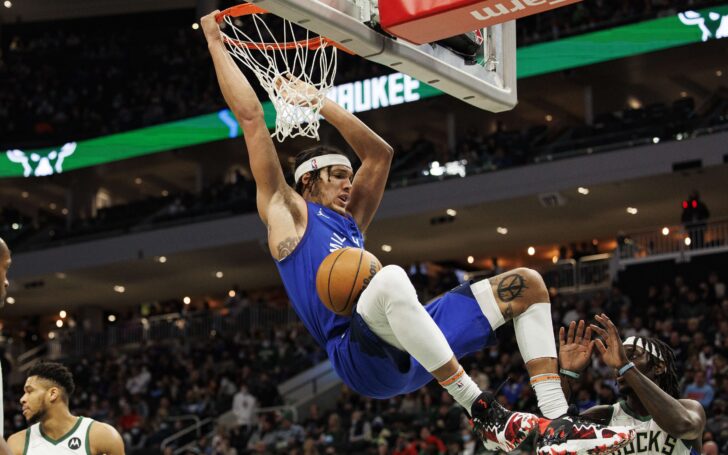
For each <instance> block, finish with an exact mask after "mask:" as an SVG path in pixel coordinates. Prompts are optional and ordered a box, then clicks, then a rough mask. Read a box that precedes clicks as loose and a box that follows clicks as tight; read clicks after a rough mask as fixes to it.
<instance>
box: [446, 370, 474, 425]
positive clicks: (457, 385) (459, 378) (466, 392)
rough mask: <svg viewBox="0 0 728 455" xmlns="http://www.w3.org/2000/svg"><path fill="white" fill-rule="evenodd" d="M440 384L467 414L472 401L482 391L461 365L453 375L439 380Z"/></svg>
mask: <svg viewBox="0 0 728 455" xmlns="http://www.w3.org/2000/svg"><path fill="white" fill-rule="evenodd" d="M440 385H441V386H442V387H444V388H445V390H447V391H448V393H449V394H450V395H452V397H453V398H454V399H455V401H457V402H458V404H459V405H460V406H462V407H464V408H465V410H466V411H467V413H468V415H470V408H472V407H473V403H475V400H477V399H478V397H479V396H480V394H481V393H482V390H480V388H479V387H478V385H477V384H476V383H475V381H473V380H472V379H471V378H470V376H468V375H467V374H466V373H465V370H463V367H460V369H459V370H458V372H457V373H455V374H454V375H452V376H450V377H449V378H447V379H445V380H444V381H442V382H440Z"/></svg>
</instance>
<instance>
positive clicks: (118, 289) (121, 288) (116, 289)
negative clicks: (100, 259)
mask: <svg viewBox="0 0 728 455" xmlns="http://www.w3.org/2000/svg"><path fill="white" fill-rule="evenodd" d="M114 292H118V293H119V294H123V293H124V292H126V288H125V287H124V286H121V285H118V284H117V285H116V286H114Z"/></svg>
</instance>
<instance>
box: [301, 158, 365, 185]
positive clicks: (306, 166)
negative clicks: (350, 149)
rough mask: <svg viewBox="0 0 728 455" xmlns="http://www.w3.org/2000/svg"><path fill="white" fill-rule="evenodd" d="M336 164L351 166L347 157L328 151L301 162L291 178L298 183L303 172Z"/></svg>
mask: <svg viewBox="0 0 728 455" xmlns="http://www.w3.org/2000/svg"><path fill="white" fill-rule="evenodd" d="M336 164H338V165H341V166H347V167H349V168H351V161H349V158H347V157H345V156H344V155H340V154H338V153H329V154H328V155H321V156H314V157H313V158H311V159H309V160H306V161H304V162H303V163H301V164H300V165H299V166H298V167H297V168H296V171H295V172H294V173H293V178H294V180H295V181H296V183H298V181H299V180H301V177H303V175H304V174H305V173H307V172H311V171H315V170H316V169H321V168H324V167H328V166H334V165H336Z"/></svg>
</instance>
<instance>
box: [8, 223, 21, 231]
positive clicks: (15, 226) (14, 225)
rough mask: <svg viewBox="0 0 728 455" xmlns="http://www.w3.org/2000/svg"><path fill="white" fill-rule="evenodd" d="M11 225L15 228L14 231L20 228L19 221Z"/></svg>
mask: <svg viewBox="0 0 728 455" xmlns="http://www.w3.org/2000/svg"><path fill="white" fill-rule="evenodd" d="M10 227H12V228H13V231H17V230H18V229H20V225H19V224H18V223H13V224H12V225H11V226H10Z"/></svg>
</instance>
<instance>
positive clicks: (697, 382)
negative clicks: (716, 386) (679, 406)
mask: <svg viewBox="0 0 728 455" xmlns="http://www.w3.org/2000/svg"><path fill="white" fill-rule="evenodd" d="M683 395H684V396H685V397H686V398H690V399H692V400H697V401H699V402H700V404H702V405H703V407H704V408H705V409H710V404H711V403H712V402H713V396H714V395H715V391H714V390H713V387H712V386H711V385H710V384H707V383H706V382H705V373H704V372H703V371H696V372H695V376H694V379H693V382H692V383H690V384H688V386H687V387H686V388H685V393H684V394H683Z"/></svg>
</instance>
